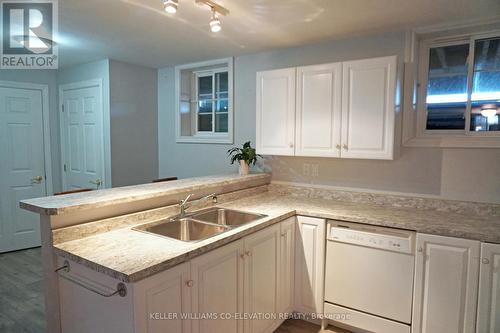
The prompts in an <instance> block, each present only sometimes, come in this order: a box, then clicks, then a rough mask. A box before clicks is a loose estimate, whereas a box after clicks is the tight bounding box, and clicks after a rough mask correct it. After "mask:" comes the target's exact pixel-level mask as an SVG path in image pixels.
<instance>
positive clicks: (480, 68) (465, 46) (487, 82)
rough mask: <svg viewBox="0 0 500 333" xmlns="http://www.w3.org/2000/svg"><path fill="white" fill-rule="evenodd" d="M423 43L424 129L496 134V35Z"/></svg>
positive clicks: (499, 42) (499, 70)
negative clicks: (424, 70)
mask: <svg viewBox="0 0 500 333" xmlns="http://www.w3.org/2000/svg"><path fill="white" fill-rule="evenodd" d="M424 45H426V46H424V47H423V56H424V57H425V58H424V59H421V65H425V67H424V68H425V69H426V72H425V77H424V78H422V79H421V80H420V82H426V84H425V86H424V87H425V91H423V93H424V94H425V99H424V100H423V102H422V104H423V110H424V111H425V115H426V117H425V119H424V120H425V124H423V126H422V127H423V128H424V130H423V132H424V133H426V134H435V133H439V134H454V135H457V134H460V133H462V134H468V135H472V134H474V135H481V134H484V133H489V134H491V133H493V134H495V132H496V134H497V135H498V134H500V127H499V111H498V110H499V108H500V37H491V36H488V37H484V36H472V37H467V38H464V39H454V40H449V41H446V40H445V41H439V42H432V41H431V42H428V43H425V44H424ZM420 109H422V106H421V107H420Z"/></svg>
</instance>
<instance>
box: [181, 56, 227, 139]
mask: <svg viewBox="0 0 500 333" xmlns="http://www.w3.org/2000/svg"><path fill="white" fill-rule="evenodd" d="M204 67H213V68H211V69H203V68H204ZM174 70H175V137H176V138H175V141H176V143H212V144H232V143H233V133H234V121H233V119H234V111H233V90H234V89H233V58H232V57H231V58H223V59H215V60H209V61H203V62H197V63H191V64H185V65H179V66H175V69H174ZM183 70H190V71H192V76H191V82H190V84H191V91H192V94H191V96H189V97H186V96H181V72H182V71H183ZM220 72H227V74H228V89H227V90H228V91H227V93H228V97H227V101H228V111H227V115H228V117H227V118H228V123H227V127H228V131H227V132H215V113H216V112H215V105H214V103H215V101H216V98H215V86H214V85H212V117H213V118H212V131H210V132H209V131H198V115H199V113H198V107H199V105H198V77H201V76H209V75H212V76H213V77H212V83H213V84H214V82H215V74H216V73H220ZM181 102H184V103H185V102H189V105H190V109H191V108H192V107H193V104H195V105H194V108H195V110H194V112H190V113H191V117H192V118H191V119H192V121H191V124H192V125H191V126H192V131H191V132H192V135H189V136H187V135H181V117H180V114H181V110H180V106H181Z"/></svg>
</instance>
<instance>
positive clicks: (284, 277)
mask: <svg viewBox="0 0 500 333" xmlns="http://www.w3.org/2000/svg"><path fill="white" fill-rule="evenodd" d="M296 221H297V219H296V218H295V217H291V218H289V219H287V220H285V221H283V222H281V224H280V228H281V230H280V232H281V234H280V237H281V240H280V257H279V262H280V269H279V277H278V280H279V283H278V309H279V312H280V313H292V312H293V296H294V294H295V293H294V289H295V286H294V282H295V279H294V276H295V224H296Z"/></svg>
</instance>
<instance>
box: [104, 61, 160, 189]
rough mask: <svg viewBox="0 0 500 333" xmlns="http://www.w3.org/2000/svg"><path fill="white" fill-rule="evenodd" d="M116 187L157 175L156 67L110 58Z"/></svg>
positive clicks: (112, 149) (139, 181)
mask: <svg viewBox="0 0 500 333" xmlns="http://www.w3.org/2000/svg"><path fill="white" fill-rule="evenodd" d="M109 69H110V102H111V170H112V171H111V174H112V180H113V187H116V186H125V185H134V184H141V183H149V182H151V181H152V180H153V179H156V178H158V132H157V128H158V126H157V123H158V117H157V115H158V113H157V110H158V95H157V91H158V89H157V82H158V79H157V70H155V69H152V68H147V67H142V66H136V65H131V64H127V63H123V62H119V61H114V60H111V61H110V67H109Z"/></svg>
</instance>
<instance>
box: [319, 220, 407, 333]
mask: <svg viewBox="0 0 500 333" xmlns="http://www.w3.org/2000/svg"><path fill="white" fill-rule="evenodd" d="M414 266H415V233H414V232H412V231H406V230H400V229H391V228H383V227H375V226H370V225H364V224H358V223H348V222H341V221H329V222H328V225H327V242H326V268H325V315H326V316H327V317H328V318H330V319H331V320H332V321H333V322H335V324H337V325H339V326H343V327H344V326H345V327H347V328H349V329H351V330H354V329H353V328H356V329H359V331H360V332H366V331H368V332H377V333H400V332H401V333H409V332H410V325H411V310H412V298H413V275H414ZM354 331H356V330H354Z"/></svg>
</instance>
